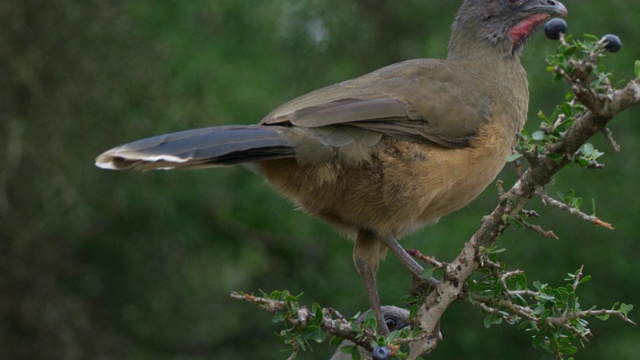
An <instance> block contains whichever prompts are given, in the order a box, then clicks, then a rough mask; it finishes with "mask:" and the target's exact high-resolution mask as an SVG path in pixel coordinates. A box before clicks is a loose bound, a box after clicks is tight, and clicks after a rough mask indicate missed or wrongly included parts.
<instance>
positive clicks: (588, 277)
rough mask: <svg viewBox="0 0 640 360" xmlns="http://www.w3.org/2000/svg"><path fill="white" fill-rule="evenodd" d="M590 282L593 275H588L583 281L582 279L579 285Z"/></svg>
mask: <svg viewBox="0 0 640 360" xmlns="http://www.w3.org/2000/svg"><path fill="white" fill-rule="evenodd" d="M589 280H591V275H587V276H585V277H583V278H582V279H580V281H579V282H578V284H584V283H586V282H588V281H589Z"/></svg>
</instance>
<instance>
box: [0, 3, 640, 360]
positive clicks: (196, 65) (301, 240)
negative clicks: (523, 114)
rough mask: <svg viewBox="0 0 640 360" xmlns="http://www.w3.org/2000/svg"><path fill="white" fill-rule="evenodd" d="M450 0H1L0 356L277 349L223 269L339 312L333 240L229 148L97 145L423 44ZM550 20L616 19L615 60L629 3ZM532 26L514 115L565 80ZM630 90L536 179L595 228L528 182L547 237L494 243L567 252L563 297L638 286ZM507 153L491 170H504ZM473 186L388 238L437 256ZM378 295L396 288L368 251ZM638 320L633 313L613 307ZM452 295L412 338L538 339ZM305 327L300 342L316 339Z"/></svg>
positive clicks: (419, 53)
mask: <svg viewBox="0 0 640 360" xmlns="http://www.w3.org/2000/svg"><path fill="white" fill-rule="evenodd" d="M459 3H460V1H453V2H443V1H434V0H422V1H418V0H395V1H386V0H326V1H316V0H296V1H294V0H270V1H257V0H192V1H189V2H177V1H170V0H156V1H149V0H111V1H96V0H84V1H80V0H58V1H55V2H53V1H44V0H31V1H21V0H5V1H3V2H2V3H0V24H2V25H1V26H0V84H1V86H0V354H1V355H0V356H1V357H2V358H7V359H89V358H141V359H145V358H154V359H189V360H191V359H209V358H226V359H257V358H260V359H282V358H286V354H285V353H280V352H279V350H280V349H282V347H283V345H281V344H280V343H279V342H278V339H277V337H276V336H275V335H274V333H275V332H277V331H278V330H279V328H278V327H276V325H274V324H272V323H271V321H270V316H269V315H268V314H265V313H263V312H261V311H258V310H256V309H254V308H252V307H251V306H250V305H247V304H243V303H238V302H234V301H231V300H230V299H229V297H228V294H229V292H230V291H232V290H244V291H246V292H258V291H259V290H260V289H262V290H265V291H271V290H274V289H285V288H286V289H289V290H291V291H292V292H293V293H302V292H303V293H304V296H303V298H302V300H303V302H304V301H307V303H308V304H310V303H311V302H312V301H318V302H320V304H322V305H324V306H332V307H335V308H337V309H339V310H340V311H342V312H343V313H344V314H346V315H350V314H353V313H355V312H357V311H359V310H362V309H364V308H366V307H367V301H366V297H365V295H364V291H363V287H362V285H361V283H360V280H359V278H358V275H357V272H356V271H355V269H354V266H353V264H352V260H351V251H352V250H351V249H352V245H351V244H350V243H349V242H348V241H345V240H344V239H342V238H341V236H340V235H338V234H337V233H336V232H334V231H333V230H332V229H331V228H330V227H329V226H327V225H325V224H323V223H321V222H320V221H318V220H315V219H312V218H310V217H308V216H306V215H305V214H303V213H301V212H300V211H296V210H295V209H293V207H292V206H291V204H289V203H287V202H286V201H284V200H282V199H281V198H279V197H278V196H277V195H274V194H273V193H272V192H271V191H270V190H269V189H268V187H267V186H266V185H265V184H264V182H263V181H262V179H261V178H260V177H259V176H256V175H255V174H252V173H251V172H249V171H247V170H246V169H243V168H242V167H231V168H224V169H215V170H207V171H193V172H191V171H185V172H180V171H175V172H160V171H159V172H149V173H134V172H124V173H120V172H108V171H102V170H99V169H97V168H95V167H94V166H93V159H94V158H95V156H96V155H98V154H99V153H100V152H102V151H104V150H106V149H108V148H110V147H112V146H114V145H117V144H120V143H124V142H127V141H131V140H135V139H138V138H141V137H146V136H150V135H155V134H161V133H165V132H169V131H178V130H183V129H188V128H193V127H204V126H211V125H222V124H231V123H242V124H250V123H255V122H257V121H258V120H259V119H260V118H261V117H262V116H264V114H266V113H267V112H269V111H270V110H271V109H272V108H274V107H276V106H277V105H279V104H281V103H282V102H284V101H286V100H288V99H291V98H293V97H295V96H297V95H300V94H303V93H305V92H307V91H310V90H313V89H316V88H319V87H321V86H324V85H328V84H332V83H335V82H339V81H342V80H346V79H348V78H351V77H355V76H357V75H360V74H363V73H366V72H369V71H372V70H374V69H376V68H379V67H382V66H384V65H387V64H390V63H393V62H397V61H401V60H404V59H409V58H416V57H444V56H445V55H446V45H447V39H448V33H449V25H450V23H451V21H452V19H453V16H454V13H455V11H456V9H457V7H458V6H459ZM565 5H567V7H568V8H569V11H570V16H569V17H568V19H567V21H568V22H569V31H570V33H573V34H576V35H581V34H584V33H592V34H596V35H604V34H605V33H615V34H617V35H619V36H620V37H621V39H622V41H623V43H624V48H623V50H622V51H621V52H620V53H618V54H615V55H612V56H609V57H607V58H606V59H605V60H603V64H605V65H606V66H609V67H612V68H614V69H616V75H617V78H618V79H630V78H632V77H633V62H634V60H636V59H638V58H640V51H639V50H638V48H639V43H638V39H639V38H640V31H639V30H638V27H637V24H638V22H640V3H639V2H637V1H631V0H609V1H577V0H566V2H565ZM555 46H556V43H554V42H551V41H548V40H546V39H544V37H543V36H541V35H538V36H535V37H534V38H533V39H532V40H530V41H529V44H528V47H527V49H526V50H525V53H524V56H523V63H524V65H525V67H526V68H527V70H528V73H529V80H530V83H531V98H532V101H531V106H530V122H529V125H528V127H529V129H535V127H536V120H537V116H536V114H537V112H538V110H540V109H542V110H543V111H545V112H546V113H547V114H550V113H551V112H552V111H553V108H554V106H555V104H557V103H559V102H560V101H561V99H562V98H563V96H564V94H565V93H566V92H567V90H568V89H567V87H566V85H564V84H561V83H559V84H552V82H551V81H550V79H551V75H550V74H549V73H547V72H546V70H545V67H546V65H545V63H544V58H545V56H546V54H548V53H550V52H552V51H554V48H555ZM639 118H640V109H637V108H636V109H632V110H631V111H628V112H626V113H624V114H623V115H621V116H619V118H618V119H616V120H615V121H614V122H613V123H612V126H611V128H612V130H613V132H614V134H615V136H616V139H617V141H618V142H619V143H620V145H621V146H622V149H623V152H622V153H615V152H614V151H613V150H612V148H611V147H610V146H609V145H608V143H607V142H606V141H605V140H604V139H603V137H602V136H599V137H597V138H595V139H594V140H593V142H594V144H595V146H596V147H597V148H598V149H600V150H601V151H604V152H605V153H606V155H605V157H604V160H603V161H604V162H605V163H606V169H605V170H583V169H571V170H567V171H564V172H562V173H561V174H560V175H559V176H558V177H557V179H556V181H555V183H554V184H553V185H552V186H550V187H549V188H548V192H549V193H550V194H552V195H555V194H556V192H558V191H560V192H562V193H565V194H566V193H568V192H569V191H570V190H571V189H574V190H575V192H576V194H577V195H578V196H581V197H583V198H584V205H583V210H585V211H587V212H590V211H591V199H595V203H596V206H597V214H598V216H600V217H602V218H603V219H604V220H605V221H610V222H612V223H613V224H614V226H615V227H616V230H615V231H609V230H606V229H603V228H596V227H594V226H592V225H591V224H586V223H583V222H581V221H580V220H578V219H575V218H572V217H570V216H569V215H567V214H565V213H562V212H560V211H558V210H555V209H551V208H545V207H544V205H542V204H541V203H540V202H539V201H532V202H531V203H530V206H529V208H530V209H534V210H536V211H538V212H539V213H541V214H542V216H541V217H540V218H539V219H537V220H535V222H536V223H537V224H539V225H541V226H543V227H544V228H547V229H552V230H553V231H554V232H555V233H556V234H557V235H558V236H559V237H560V240H549V239H543V238H541V237H540V236H539V235H537V234H535V233H533V232H530V231H524V230H517V229H513V228H512V229H509V230H508V231H507V232H506V233H505V235H504V236H503V237H502V239H501V241H500V245H501V246H503V247H506V248H507V249H508V251H507V252H506V253H504V255H503V257H502V258H503V260H504V261H506V262H507V263H508V265H509V266H510V267H512V268H522V269H525V270H526V271H527V276H528V278H529V280H530V281H532V280H534V279H539V280H541V281H542V282H548V283H550V284H551V285H554V286H557V285H560V284H561V283H562V279H563V278H564V277H565V274H566V273H568V272H574V271H575V270H576V269H578V268H579V267H580V265H581V264H585V271H586V272H587V273H589V274H592V275H593V276H594V277H593V279H592V281H591V282H590V283H588V284H587V285H585V286H583V288H582V289H581V290H579V294H580V296H581V303H582V304H583V308H588V307H590V306H592V305H597V306H600V307H609V306H610V305H612V304H613V303H614V302H616V301H623V302H626V303H632V304H636V305H638V304H640V292H639V291H638V283H639V282H640V274H639V272H638V271H637V255H638V254H640V242H639V241H638V239H637V233H638V229H639V226H638V215H639V214H640V203H639V202H638V201H637V200H636V196H637V183H638V176H639V173H638V172H639V170H638V162H639V159H638V157H639V154H640V144H639V142H638V141H637V140H636V139H637V137H638V134H639V133H640V124H639V123H638V119H639ZM514 177H515V171H514V169H513V167H512V166H507V167H506V168H505V170H504V171H503V173H502V174H501V175H500V176H499V178H500V179H502V180H504V181H505V183H506V184H511V183H513V181H514ZM495 200H496V190H495V188H493V187H490V188H489V189H487V190H486V191H485V192H484V193H483V195H481V196H480V197H479V198H478V199H477V200H476V201H474V202H473V203H472V204H471V205H470V206H468V207H467V208H465V209H463V210H461V211H459V212H457V213H455V214H452V215H450V216H448V217H446V218H444V219H442V220H441V221H440V223H439V224H438V225H437V226H433V227H430V228H427V229H424V230H422V231H419V232H417V233H415V234H414V235H412V236H410V237H408V238H407V239H405V240H404V241H403V244H405V246H407V247H413V248H419V249H421V250H422V251H423V252H425V253H429V254H432V255H435V256H437V257H438V258H440V259H441V260H448V259H451V258H452V257H453V256H455V255H456V251H457V249H459V248H460V247H461V245H462V243H463V242H464V241H465V240H466V239H467V238H468V237H469V236H470V235H471V234H472V233H473V231H474V230H475V229H476V227H477V225H478V223H479V220H480V218H481V216H482V215H483V214H486V213H488V212H489V211H490V210H492V209H493V207H494V204H495ZM379 284H380V292H381V295H382V298H383V302H384V303H387V304H396V305H401V301H400V297H401V296H402V295H404V294H405V293H406V292H407V291H408V289H409V278H408V276H407V274H406V273H405V272H404V270H403V269H402V266H401V265H400V264H399V263H398V262H397V261H396V260H395V259H394V258H393V256H388V258H387V260H386V261H385V262H384V263H383V264H382V265H381V269H380V271H379ZM631 315H632V319H634V320H636V321H638V317H637V315H635V314H634V313H632V314H631ZM482 319H483V314H481V313H479V311H477V310H476V309H474V308H471V306H469V305H468V304H466V303H456V304H454V305H453V306H452V307H451V308H450V311H448V312H447V313H446V314H445V316H444V319H443V321H442V333H443V335H444V341H443V342H442V343H441V345H440V346H439V347H438V348H437V350H436V351H435V353H434V354H433V355H432V356H431V357H430V359H431V358H433V359H468V358H486V359H491V358H501V359H516V358H517V359H522V360H524V359H548V358H550V357H549V356H547V355H546V354H544V353H543V352H541V351H540V350H534V349H532V348H531V346H530V334H527V333H524V332H521V331H515V330H514V329H513V328H512V327H509V326H507V325H498V326H494V327H492V328H490V329H489V330H486V329H485V328H484V327H483V323H482ZM591 323H592V326H593V332H594V334H595V335H596V336H595V337H594V338H593V339H592V340H591V341H590V343H589V344H588V348H587V350H580V351H579V353H578V358H580V359H602V358H611V359H631V358H634V357H635V356H637V354H638V353H639V352H640V332H639V330H638V329H637V328H636V327H633V326H631V325H628V324H623V323H622V322H621V321H619V320H615V319H612V320H609V321H607V322H601V321H599V320H596V319H593V320H592V321H591ZM333 350H334V349H333V348H331V347H330V346H329V345H328V344H318V345H315V346H314V352H312V353H305V354H302V358H308V359H316V358H328V357H329V354H330V353H331V352H332V351H333Z"/></svg>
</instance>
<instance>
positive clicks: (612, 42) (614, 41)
mask: <svg viewBox="0 0 640 360" xmlns="http://www.w3.org/2000/svg"><path fill="white" fill-rule="evenodd" d="M600 41H601V42H604V43H605V45H604V48H605V49H607V50H609V51H611V52H612V53H614V52H618V51H620V49H622V41H620V38H619V37H617V36H615V35H613V34H607V35H605V36H604V37H603V38H602V40H600Z"/></svg>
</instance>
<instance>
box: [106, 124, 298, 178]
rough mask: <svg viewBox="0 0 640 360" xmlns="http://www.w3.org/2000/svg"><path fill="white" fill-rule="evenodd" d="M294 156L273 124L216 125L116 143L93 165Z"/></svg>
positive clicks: (185, 164) (176, 164)
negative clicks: (118, 144)
mask: <svg viewBox="0 0 640 360" xmlns="http://www.w3.org/2000/svg"><path fill="white" fill-rule="evenodd" d="M282 130H284V129H282ZM294 156H295V150H294V148H293V146H292V144H291V142H290V140H289V139H288V138H287V137H285V136H284V135H283V133H282V131H277V129H276V128H275V127H267V126H257V125H252V126H216V127H208V128H202V129H194V130H187V131H181V132H177V133H171V134H166V135H160V136H155V137H151V138H147V139H142V140H138V141H135V142H132V143H129V144H124V145H120V146H118V147H115V148H113V149H111V150H109V151H107V152H105V153H103V154H102V155H100V156H98V157H97V158H96V166H98V167H101V168H103V169H114V170H123V169H136V170H151V169H173V168H185V169H197V168H206V167H214V166H223V165H233V164H239V163H245V162H254V161H260V160H270V159H280V158H288V157H294Z"/></svg>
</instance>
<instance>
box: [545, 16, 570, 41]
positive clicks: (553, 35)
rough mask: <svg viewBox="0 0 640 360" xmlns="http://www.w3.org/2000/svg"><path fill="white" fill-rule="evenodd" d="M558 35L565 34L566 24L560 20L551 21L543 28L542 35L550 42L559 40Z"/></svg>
mask: <svg viewBox="0 0 640 360" xmlns="http://www.w3.org/2000/svg"><path fill="white" fill-rule="evenodd" d="M560 33H563V34H566V33H567V23H566V22H565V21H564V20H562V19H558V18H556V19H551V20H549V21H547V24H546V25H545V26H544V34H545V35H546V36H547V37H548V38H549V39H551V40H558V39H560Z"/></svg>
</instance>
